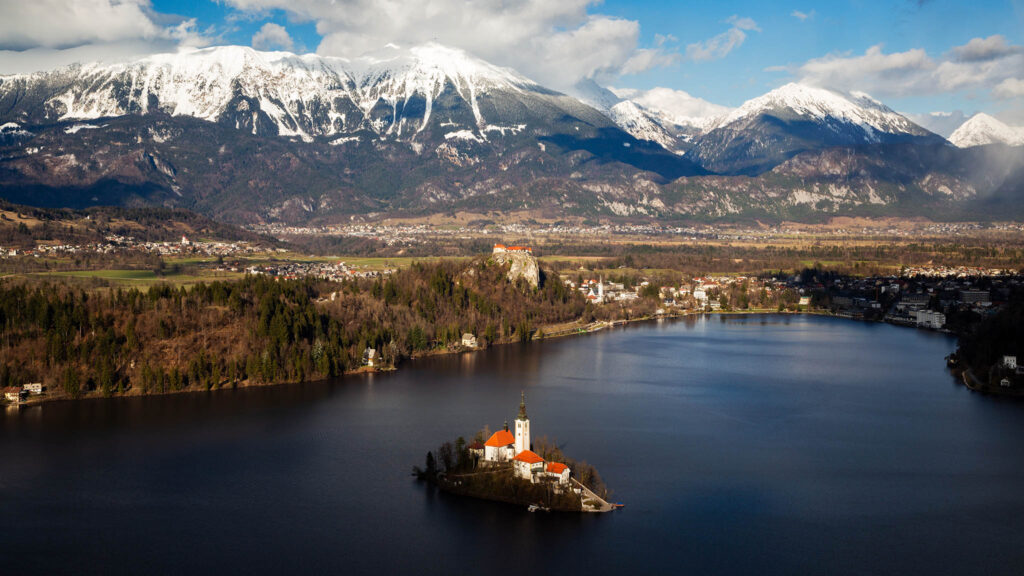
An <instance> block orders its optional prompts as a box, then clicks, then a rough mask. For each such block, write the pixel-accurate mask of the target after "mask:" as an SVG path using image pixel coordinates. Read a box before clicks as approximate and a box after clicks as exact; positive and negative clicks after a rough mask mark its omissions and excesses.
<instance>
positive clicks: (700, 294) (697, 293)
mask: <svg viewBox="0 0 1024 576" xmlns="http://www.w3.org/2000/svg"><path fill="white" fill-rule="evenodd" d="M693 299H694V300H696V301H697V302H698V303H699V304H701V305H702V306H703V305H704V304H705V303H707V301H708V293H707V292H705V291H704V289H703V288H696V289H694V291H693Z"/></svg>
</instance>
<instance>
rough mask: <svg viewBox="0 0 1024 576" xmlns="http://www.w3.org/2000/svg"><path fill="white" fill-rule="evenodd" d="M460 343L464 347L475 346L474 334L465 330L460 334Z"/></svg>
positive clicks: (476, 343)
mask: <svg viewBox="0 0 1024 576" xmlns="http://www.w3.org/2000/svg"><path fill="white" fill-rule="evenodd" d="M462 345H463V346H465V347H466V348H476V347H477V345H478V342H477V340H476V336H474V335H473V334H471V333H470V332H466V333H465V334H463V335H462Z"/></svg>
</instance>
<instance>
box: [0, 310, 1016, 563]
mask: <svg viewBox="0 0 1024 576" xmlns="http://www.w3.org/2000/svg"><path fill="white" fill-rule="evenodd" d="M954 346H955V341H954V340H953V339H952V338H950V337H948V336H944V335H939V334H934V333H927V332H922V331H916V330H913V329H907V328H899V327H894V326H889V325H883V324H865V323H857V322H852V321H847V320H839V319H830V318H822V317H809V316H806V317H805V316H742V317H740V316H731V317H730V316H714V317H704V318H690V319H685V320H679V321H664V322H658V323H649V324H643V325H635V326H630V327H626V328H619V329H615V330H611V331H606V332H601V333H597V334H592V335H588V336H582V337H574V338H569V339H564V340H559V341H548V342H541V343H533V344H529V345H510V346H501V347H496V348H493V349H491V350H488V351H485V352H480V353H475V354H462V355H453V356H445V357H436V358H430V359H424V360H415V361H412V362H408V363H406V364H405V365H403V366H402V367H401V370H399V371H397V372H395V373H391V374H376V375H363V376H352V377H346V378H341V379H337V380H334V381H330V382H320V383H312V384H304V385H295V386H280V387H270V388H260V389H249V390H238V391H220V392H214V393H209V394H187V395H176V396H165V397H150V398H122V399H110V400H90V401H82V402H62V403H52V404H48V405H43V406H38V407H33V408H28V409H21V410H14V411H8V412H7V413H5V414H2V415H0V458H2V459H0V552H2V554H0V563H2V564H0V573H2V574H30V573H37V574H81V573H105V574H132V573H144V574H191V573H241V574H273V573H295V572H308V573H335V574H353V573H375V574H390V573H408V574H420V573H424V574H469V573H474V574H506V573H513V572H515V573H535V574H552V573H555V572H562V571H564V572H580V573H584V574H626V573H628V574H650V573H665V572H672V573H685V574H807V573H819V574H820V573H828V574H881V573H885V574H892V573H928V574H1021V573H1024V546H1022V543H1024V404H1021V403H1020V402H1010V401H1003V400H998V399H993V398H987V397H983V396H980V395H977V394H973V393H971V392H969V391H968V390H966V389H965V388H964V387H963V386H958V385H957V384H956V381H955V379H954V378H953V377H952V376H951V375H950V374H949V372H948V371H947V370H946V369H945V363H944V361H943V357H944V356H945V355H946V354H948V353H949V352H951V351H952V350H953V349H954ZM521 390H525V392H526V402H527V411H528V413H529V416H530V420H531V427H532V434H533V438H534V440H535V441H536V439H537V438H539V437H541V436H548V437H549V438H555V439H557V440H558V441H559V443H560V445H562V446H563V450H564V451H565V452H566V454H568V455H570V456H572V457H574V458H576V459H579V460H586V461H587V462H589V463H591V464H593V465H594V466H595V467H597V469H598V470H599V471H600V472H601V474H602V476H603V477H604V479H605V481H606V483H607V484H608V486H609V488H611V489H612V490H613V491H614V494H613V496H612V500H615V501H620V502H623V503H625V504H626V507H625V508H624V509H623V510H620V511H617V512H614V513H610V514H587V515H583V514H580V515H573V514H557V513H532V514H531V513H529V512H527V511H526V510H525V509H522V508H520V507H514V506H508V505H502V504H495V503H490V502H482V501H475V500H466V499H459V498H456V497H453V496H450V495H448V494H443V493H438V492H436V491H435V490H432V489H429V488H428V487H426V486H424V485H422V484H419V483H417V482H416V481H415V480H414V479H413V478H412V477H411V476H410V470H411V467H412V466H413V465H415V464H419V465H422V463H423V460H424V456H425V454H426V452H427V450H430V449H433V448H435V447H436V446H437V445H438V444H439V443H441V442H442V441H444V440H450V439H454V438H455V437H457V436H459V435H464V436H466V437H471V436H472V435H473V434H474V433H475V432H476V431H477V430H479V429H480V428H481V427H483V426H484V425H488V426H490V428H491V429H492V430H497V429H498V428H499V427H500V426H502V424H503V423H504V421H505V420H506V419H507V420H509V421H511V420H512V419H514V418H515V415H516V413H517V410H518V405H519V396H520V391H521Z"/></svg>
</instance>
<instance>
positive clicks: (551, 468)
mask: <svg viewBox="0 0 1024 576" xmlns="http://www.w3.org/2000/svg"><path fill="white" fill-rule="evenodd" d="M544 472H545V474H546V475H547V476H548V477H549V478H552V479H554V480H556V481H557V482H558V483H559V484H561V485H563V486H564V485H566V484H568V483H569V467H568V466H566V465H565V464H562V463H561V462H548V464H547V466H546V467H545V468H544Z"/></svg>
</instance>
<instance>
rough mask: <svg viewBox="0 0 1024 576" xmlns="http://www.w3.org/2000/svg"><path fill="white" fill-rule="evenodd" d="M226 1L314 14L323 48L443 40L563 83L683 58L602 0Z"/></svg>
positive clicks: (334, 52)
mask: <svg viewBox="0 0 1024 576" xmlns="http://www.w3.org/2000/svg"><path fill="white" fill-rule="evenodd" d="M223 1H224V3H225V4H227V5H229V6H231V7H233V8H235V9H237V10H241V11H244V12H248V13H264V12H266V11H269V10H283V11H285V12H286V13H288V14H289V17H290V18H293V19H295V20H300V21H312V22H315V24H316V30H317V33H319V34H320V35H321V36H322V38H323V39H322V41H321V43H320V45H319V47H318V48H317V52H318V53H319V54H322V55H328V56H346V57H353V56H358V55H361V54H366V53H372V52H375V51H378V50H380V49H381V48H382V47H384V46H385V45H386V44H388V43H394V44H397V45H400V46H411V45H417V44H424V43H427V42H438V43H440V44H444V45H447V46H452V47H455V48H461V49H463V50H465V51H467V52H469V53H471V54H473V55H475V56H477V57H480V58H483V59H485V60H488V61H490V62H493V63H495V64H499V65H503V66H509V67H512V68H515V69H516V70H519V71H520V72H522V73H524V74H526V75H527V76H529V77H531V78H533V79H534V80H536V81H538V82H540V83H542V84H545V85H549V86H552V87H554V88H558V89H567V88H568V87H571V86H572V85H574V84H576V83H577V82H579V81H580V80H584V79H594V80H598V81H601V82H607V81H610V80H614V79H615V78H618V77H619V76H620V75H622V74H628V73H635V72H639V71H642V70H646V69H649V68H651V67H654V66H661V65H665V64H668V63H670V62H672V61H674V59H675V58H677V57H676V56H674V55H673V54H672V53H671V52H669V51H667V50H666V49H665V48H663V47H662V46H660V45H657V46H656V47H654V48H650V49H642V48H640V47H639V37H640V26H639V24H638V23H637V22H636V21H633V20H626V19H622V18H616V17H613V16H607V15H603V14H594V13H591V12H590V8H591V7H592V6H594V5H596V4H598V2H597V1H596V0H560V1H558V2H552V1H550V0H520V1H516V2H509V1H507V0H478V1H475V2H466V1H465V0H333V1H331V2H323V1H319V0H223ZM665 41H667V39H666V40H663V41H661V43H662V44H664V43H665Z"/></svg>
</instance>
